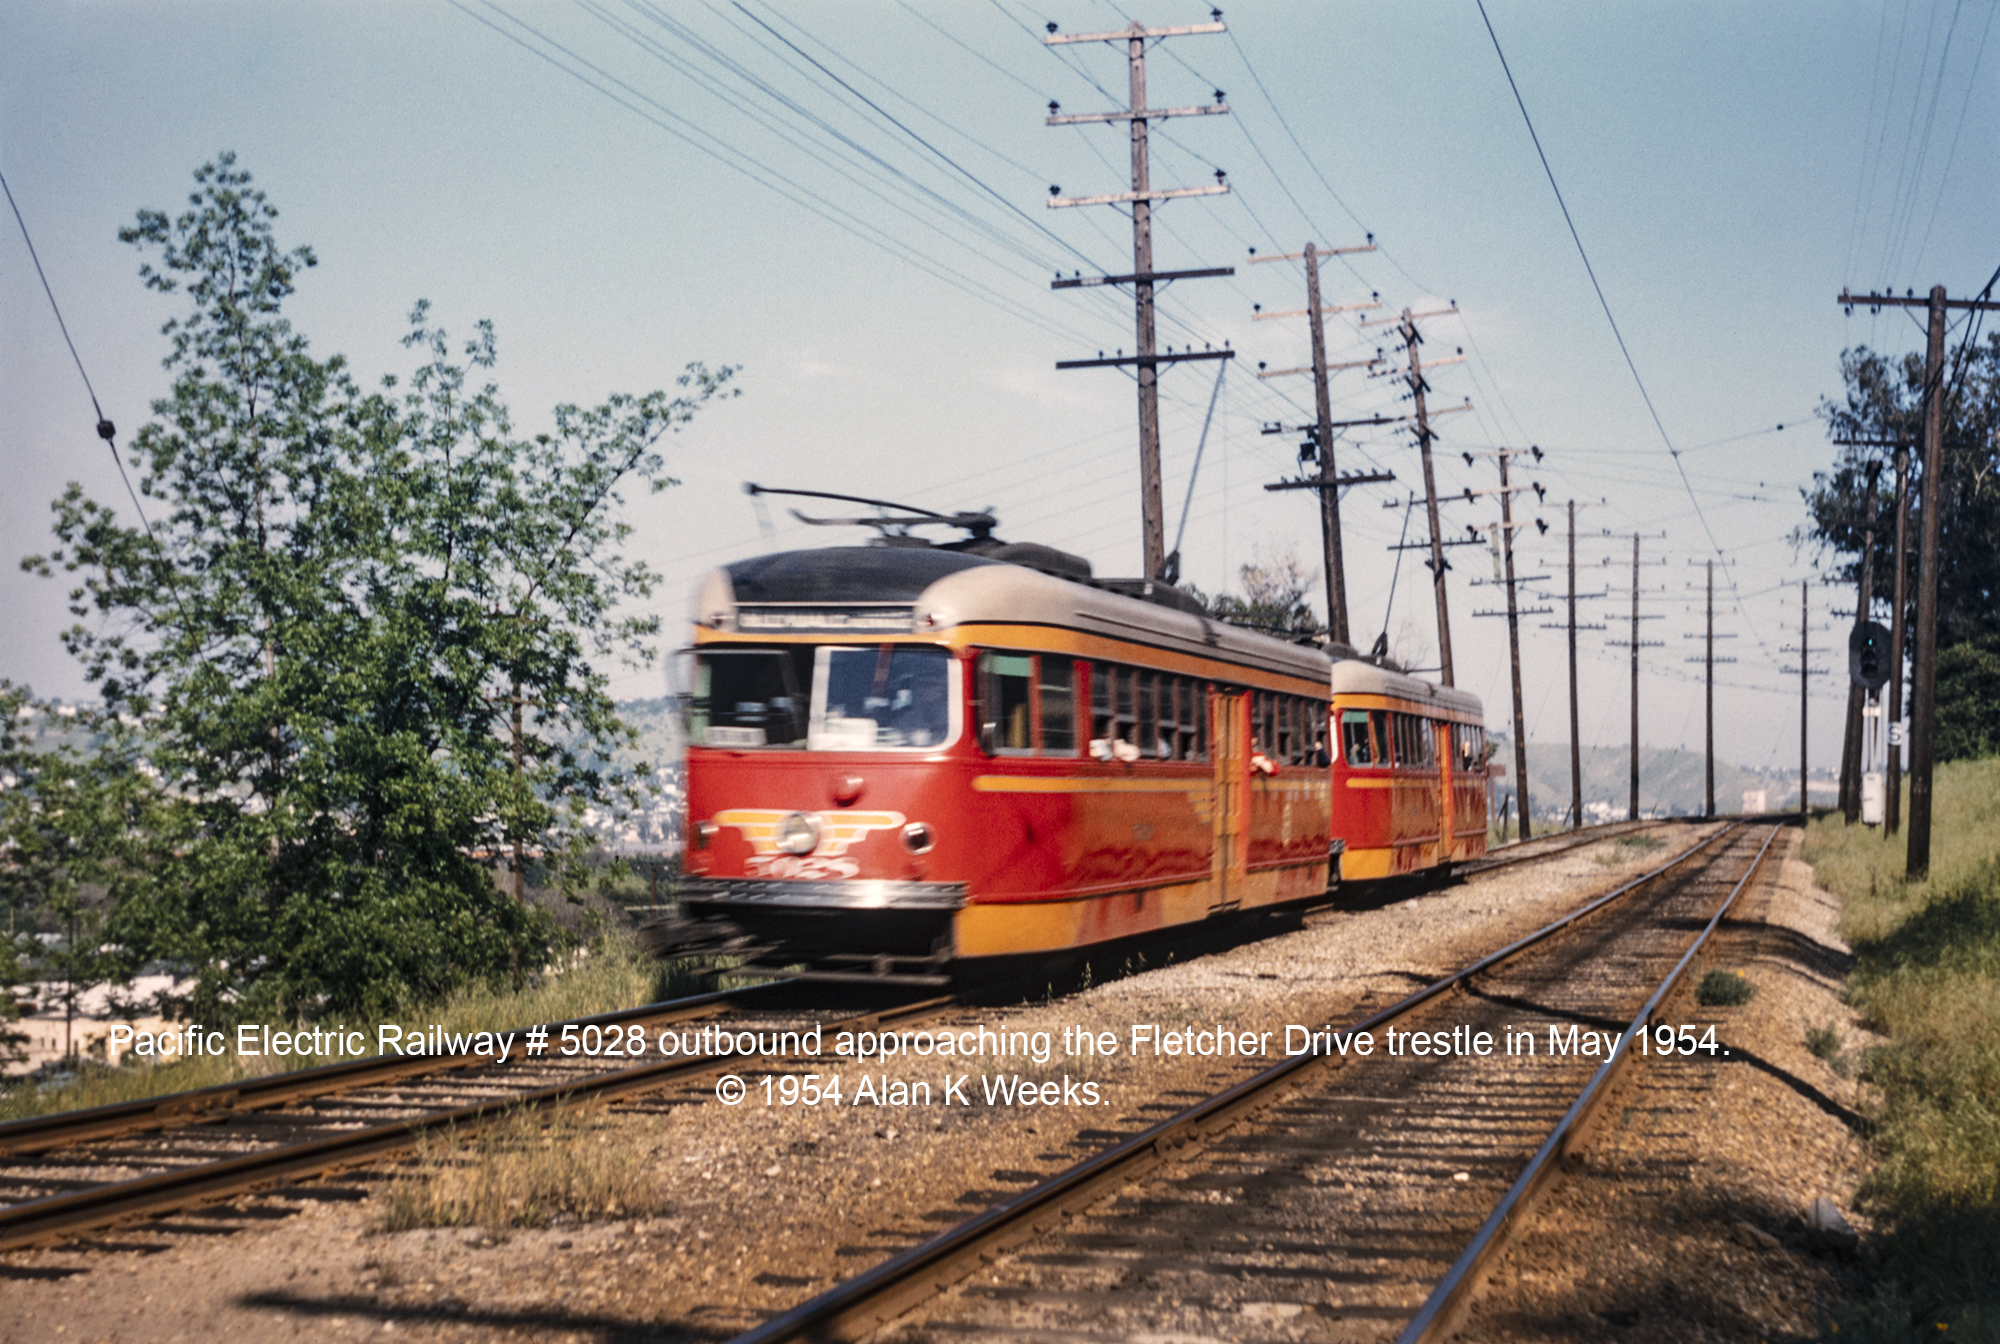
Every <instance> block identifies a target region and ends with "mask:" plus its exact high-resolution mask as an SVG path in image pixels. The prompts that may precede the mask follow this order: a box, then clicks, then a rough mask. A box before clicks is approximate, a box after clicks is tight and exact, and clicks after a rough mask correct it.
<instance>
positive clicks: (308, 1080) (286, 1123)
mask: <svg viewBox="0 0 2000 1344" xmlns="http://www.w3.org/2000/svg"><path fill="white" fill-rule="evenodd" d="M778 988H779V987H778V986H776V985H758V986H753V987H751V988H749V989H743V990H724V991H719V992H716V993H709V994H700V995H695V996H692V997H690V998H685V999H676V1000H671V1001H668V1002H664V1003H657V1004H648V1005H645V1006H643V1007H639V1008H632V1009H626V1010H623V1011H620V1012H615V1013H606V1014H602V1015H599V1016H596V1017H591V1018H583V1019H578V1020H576V1021H574V1022H569V1023H555V1024H551V1030H550V1033H549V1039H550V1041H551V1045H550V1047H549V1049H548V1052H547V1053H545V1054H543V1055H541V1056H540V1057H538V1058H534V1059H532V1060H513V1061H509V1062H507V1063H495V1062H494V1061H492V1060H491V1059H490V1058H488V1057H485V1056H474V1055H439V1056H421V1057H401V1056H386V1057H384V1056H378V1057H374V1058H370V1059H365V1060H359V1061H355V1062H353V1063H349V1064H337V1065H332V1066H329V1067H326V1068H319V1069H308V1070H301V1071H299V1072H297V1073H292V1074H279V1075H274V1076H272V1077H268V1078H261V1079H254V1080H246V1081H244V1082H242V1083H233V1084H229V1085H226V1086H223V1087H214V1088H205V1089H202V1090H200V1091H196V1092H183V1093H178V1094H174V1095H170V1096H165V1097H159V1098H151V1099H147V1100H145V1101H138V1102H129V1103H122V1104H119V1105H113V1106H103V1107H97V1108H94V1109H92V1110H87V1111H77V1112H70V1113H67V1114H62V1115H54V1116H36V1117H32V1118H29V1119H25V1120H18V1121H13V1122H10V1123H8V1124H5V1125H0V1251H9V1250H17V1249H20V1248H23V1247H27V1246H35V1245H46V1244H49V1243H52V1242H60V1241H63V1240H66V1239H70V1238H74V1237H76V1236H78V1235H80V1234H83V1233H87V1232H91V1231H95V1230H98V1229H101V1228H105V1227H109V1226H112V1225H114V1224H118V1223H122V1222H126V1221H128V1220H132V1219H137V1218H145V1217H155V1216H158V1215H161V1214H164V1213H169V1212H173V1211H177V1210H182V1209H186V1208H189V1207H192V1206H196V1205H201V1204H207V1203H213V1202H216V1201H221V1200H229V1199H235V1198H238V1197H241V1196H243V1195H246V1194H254V1193H257V1192H260V1191H269V1190H271V1189H272V1188H273V1187H283V1186H289V1185H290V1184H291V1183H293V1182H297V1181H300V1180H303V1179H307V1178H310V1177H316V1176H323V1175H325V1174H327V1173H329V1172H333V1171H338V1170H341V1169H343V1168H348V1167H353V1166H357V1165H361V1164H364V1163H368V1162H372V1161H378V1160H380V1159H382V1158H384V1157H390V1156H394V1155H395V1154H398V1153H400V1152H403V1151H406V1150H408V1149H410V1148H413V1147H415V1146H417V1145H419V1144H421V1143H422V1142H423V1141H424V1139H425V1137H426V1136H427V1135H429V1134H432V1133H435V1132H438V1131H442V1130H449V1129H453V1128H462V1127H464V1126H467V1125H476V1124H479V1123H482V1122H484V1121H488V1120H491V1119H493V1118H495V1117H497V1116H500V1115H502V1114H505V1113H512V1112H517V1111H519V1110H522V1109H548V1108H553V1107H557V1106H561V1105H566V1104H570V1103H574V1102H584V1101H611V1100H618V1099H628V1098H631V1097H633V1096H635V1095H638V1094H642V1093H650V1092H658V1091H660V1090H663V1089H666V1088H670V1087H674V1086H676V1085H679V1084H684V1083H687V1082H691V1081H694V1080H697V1079H699V1078H701V1077H703V1076H704V1075H707V1074H711V1073H719V1072H723V1071H726V1070H728V1069H729V1068H730V1067H731V1066H732V1065H734V1064H737V1063H738V1062H739V1061H738V1059H737V1057H736V1056H734V1055H727V1054H724V1055H698V1056H687V1055H678V1056H672V1057H667V1056H662V1055H660V1053H659V1051H658V1048H657V1038H649V1039H648V1040H647V1042H646V1044H645V1045H644V1047H643V1053H642V1054H640V1055H638V1056H634V1057H631V1059H630V1062H629V1063H627V1064H626V1065H624V1066H623V1067H616V1068H610V1069H607V1068H605V1059H604V1058H603V1057H602V1056H599V1057H596V1058H592V1057H588V1056H583V1055H580V1054H579V1055H577V1056H574V1057H570V1058H563V1057H562V1056H560V1054H559V1053H557V1052H558V1051H559V1050H560V1044H559V1043H560V1041H561V1040H562V1034H563V1028H565V1027H574V1028H577V1029H578V1036H579V1039H582V1038H583V1031H584V1029H586V1028H596V1029H597V1032H598V1039H599V1040H603V1039H604V1038H605V1036H606V1034H607V1033H609V1032H610V1031H612V1030H621V1031H627V1032H629V1031H633V1030H638V1031H642V1032H643V1031H644V1029H645V1028H648V1027H659V1026H665V1025H672V1024H696V1023H701V1024H708V1023H713V1024H715V1025H716V1027H717V1028H718V1029H721V1028H727V1027H735V1028H737V1029H739V1030H751V1029H753V1028H756V1029H761V1030H764V1031H770V1030H774V1029H783V1028H786V1027H788V1026H794V1025H800V1024H798V1023H791V1022H788V1021H787V1020H785V1019H783V1018H777V1017H772V1016H770V1015H769V1013H770V1012H771V1005H770V1003H769V1000H770V998H771V996H772V994H773V993H774V992H775V991H776V990H777V989H778ZM955 1002H956V1001H955V1000H953V999H950V998H935V999H927V1000H923V1001H919V1002H913V1003H906V1004H903V1005H899V1006H896V1007H892V1008H887V1009H882V1010H878V1011H874V1012H866V1013H860V1014H856V1015H853V1016H850V1017H846V1018H842V1019H838V1020H835V1021H830V1022H826V1023H824V1026H825V1027H826V1028H827V1029H829V1030H838V1029H840V1028H842V1027H852V1028H856V1029H860V1028H864V1027H867V1026H872V1025H877V1024H886V1023H891V1022H895V1023H907V1022H910V1021H912V1020H920V1019H922V1018H925V1017H928V1016H930V1015H933V1014H936V1013H939V1012H943V1011H946V1010H948V1009H949V1008H950V1007H952V1006H953V1005H954V1004H955ZM753 1012H763V1013H765V1014H766V1016H763V1017H751V1016H749V1014H750V1013H753ZM628 1039H629V1038H628Z"/></svg>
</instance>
